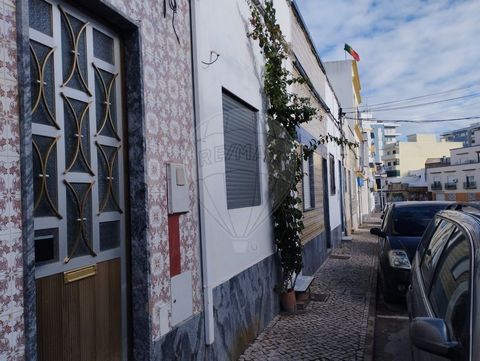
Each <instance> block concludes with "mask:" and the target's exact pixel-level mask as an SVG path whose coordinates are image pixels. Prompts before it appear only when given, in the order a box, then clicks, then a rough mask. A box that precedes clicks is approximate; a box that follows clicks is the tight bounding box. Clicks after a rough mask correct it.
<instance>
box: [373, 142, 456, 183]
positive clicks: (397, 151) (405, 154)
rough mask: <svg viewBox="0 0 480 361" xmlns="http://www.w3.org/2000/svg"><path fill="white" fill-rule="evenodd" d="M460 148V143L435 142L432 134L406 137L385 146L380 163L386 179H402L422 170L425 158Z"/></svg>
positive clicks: (440, 155)
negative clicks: (416, 170)
mask: <svg viewBox="0 0 480 361" xmlns="http://www.w3.org/2000/svg"><path fill="white" fill-rule="evenodd" d="M461 146H462V143H461V142H447V141H444V140H442V141H437V137H436V136H435V135H434V134H413V135H409V136H407V141H397V142H395V143H389V144H386V145H385V146H384V154H383V157H382V162H383V165H384V168H385V171H386V173H387V177H388V178H391V177H403V176H406V175H408V172H409V171H411V170H415V169H421V168H423V167H424V166H425V162H426V160H427V158H435V157H442V156H443V155H445V154H448V152H449V151H450V149H453V148H459V147H461Z"/></svg>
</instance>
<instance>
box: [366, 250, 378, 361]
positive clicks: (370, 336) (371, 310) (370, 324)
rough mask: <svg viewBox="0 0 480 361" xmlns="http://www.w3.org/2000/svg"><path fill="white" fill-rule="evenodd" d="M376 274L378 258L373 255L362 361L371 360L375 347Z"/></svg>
mask: <svg viewBox="0 0 480 361" xmlns="http://www.w3.org/2000/svg"><path fill="white" fill-rule="evenodd" d="M377 275H378V259H377V257H375V264H374V266H373V275H372V288H371V290H370V292H371V294H370V304H369V306H368V321H367V333H366V335H365V351H364V352H363V359H364V361H372V360H373V354H374V347H375V314H376V308H377Z"/></svg>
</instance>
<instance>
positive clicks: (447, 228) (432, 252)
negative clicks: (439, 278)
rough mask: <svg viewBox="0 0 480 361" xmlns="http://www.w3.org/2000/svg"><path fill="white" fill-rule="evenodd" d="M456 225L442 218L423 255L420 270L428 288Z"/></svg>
mask: <svg viewBox="0 0 480 361" xmlns="http://www.w3.org/2000/svg"><path fill="white" fill-rule="evenodd" d="M454 228H455V226H454V225H453V223H451V222H448V221H446V220H441V221H440V223H439V224H438V226H437V228H436V230H435V233H434V234H433V236H432V238H431V240H430V242H429V243H428V246H427V248H426V251H425V253H424V255H423V259H422V263H421V265H420V271H421V272H422V278H423V281H424V283H425V286H426V288H427V289H428V288H429V285H430V279H431V278H432V274H433V270H434V268H435V264H436V263H437V261H438V258H439V257H440V255H441V254H442V250H443V247H444V246H445V244H446V243H447V241H448V239H449V238H450V235H451V234H452V232H453V229H454Z"/></svg>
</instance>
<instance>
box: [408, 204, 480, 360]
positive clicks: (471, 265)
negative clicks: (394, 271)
mask: <svg viewBox="0 0 480 361" xmlns="http://www.w3.org/2000/svg"><path fill="white" fill-rule="evenodd" d="M463 208H464V209H463V210H445V211H441V212H439V213H437V214H436V216H435V217H434V219H433V220H432V221H431V223H430V224H429V226H428V228H427V229H426V231H425V233H424V235H423V237H422V240H421V242H420V245H419V247H418V250H417V253H416V255H415V258H414V260H413V264H412V272H411V285H410V287H409V289H408V292H407V303H408V310H409V315H410V337H411V340H412V344H413V356H414V359H415V360H416V361H419V360H429V361H436V360H480V302H479V292H480V253H479V252H480V211H479V210H478V209H475V208H471V207H470V209H468V208H469V207H463Z"/></svg>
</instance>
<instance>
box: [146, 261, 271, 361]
mask: <svg viewBox="0 0 480 361" xmlns="http://www.w3.org/2000/svg"><path fill="white" fill-rule="evenodd" d="M278 276H279V264H278V261H277V256H276V255H275V254H273V255H271V256H270V257H267V258H265V259H264V260H262V261H260V262H259V263H257V264H255V265H254V266H252V267H250V268H249V269H247V270H245V271H243V272H242V273H240V274H238V275H236V276H235V277H233V278H232V279H230V280H228V281H227V282H225V283H223V284H221V285H220V286H218V287H216V288H215V289H214V290H213V304H214V305H213V310H214V315H215V342H214V343H213V344H212V345H210V346H206V345H205V334H204V332H205V331H204V320H203V313H201V314H199V315H196V316H193V317H191V318H190V319H188V320H187V321H185V322H184V323H182V324H180V325H179V326H177V327H176V328H175V329H174V330H172V331H171V332H169V333H168V334H167V335H165V336H164V337H162V338H161V339H160V340H159V341H157V342H156V343H155V345H154V355H155V357H154V359H155V360H236V359H238V357H239V356H240V355H241V354H242V353H243V351H244V350H245V349H246V348H247V346H248V345H249V344H250V343H251V342H252V341H253V340H254V339H255V338H256V337H257V336H258V335H259V333H260V332H261V331H262V330H263V329H264V328H265V327H266V326H267V325H268V323H269V322H270V321H271V320H272V319H273V317H275V315H277V314H278V313H279V311H280V297H279V295H278V294H277V293H275V292H274V290H273V288H274V287H275V285H276V284H277V283H278Z"/></svg>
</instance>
